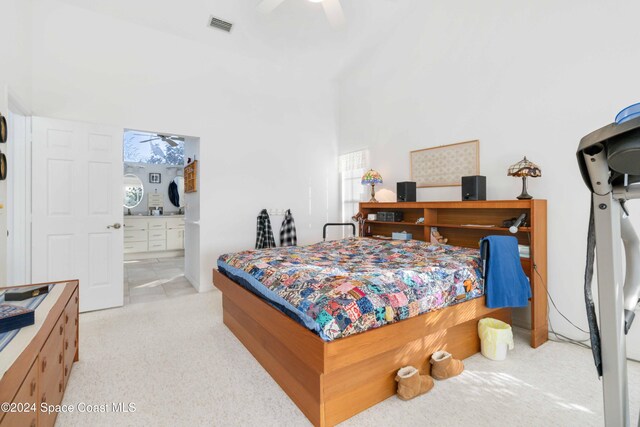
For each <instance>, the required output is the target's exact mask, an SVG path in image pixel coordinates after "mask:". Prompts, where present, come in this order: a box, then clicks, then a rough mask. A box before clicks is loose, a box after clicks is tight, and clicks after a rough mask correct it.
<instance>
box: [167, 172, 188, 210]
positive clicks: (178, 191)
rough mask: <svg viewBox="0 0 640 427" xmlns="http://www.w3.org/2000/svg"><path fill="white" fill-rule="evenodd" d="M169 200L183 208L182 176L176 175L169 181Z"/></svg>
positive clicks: (177, 206)
mask: <svg viewBox="0 0 640 427" xmlns="http://www.w3.org/2000/svg"><path fill="white" fill-rule="evenodd" d="M169 200H170V201H171V204H172V205H173V206H175V207H176V208H184V177H181V176H176V177H175V178H173V180H172V181H171V182H170V183H169Z"/></svg>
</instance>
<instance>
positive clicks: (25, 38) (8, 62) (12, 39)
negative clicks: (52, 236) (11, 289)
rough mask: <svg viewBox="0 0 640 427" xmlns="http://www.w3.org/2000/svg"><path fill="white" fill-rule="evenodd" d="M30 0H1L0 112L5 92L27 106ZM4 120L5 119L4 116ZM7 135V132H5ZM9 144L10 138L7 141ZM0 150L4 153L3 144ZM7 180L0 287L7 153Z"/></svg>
mask: <svg viewBox="0 0 640 427" xmlns="http://www.w3.org/2000/svg"><path fill="white" fill-rule="evenodd" d="M30 21H31V2H30V1H24V0H5V1H3V2H2V12H1V13H0V40H2V44H1V47H0V113H2V115H4V116H5V117H8V116H9V94H11V97H12V99H13V101H14V102H15V101H17V102H19V103H20V104H21V107H23V108H25V109H28V108H29V107H30V102H31V50H30V47H31V23H30ZM7 120H8V119H7ZM9 135H11V132H10V133H9ZM9 143H11V141H9ZM0 150H1V151H2V152H3V153H4V154H5V155H7V147H6V146H4V145H2V146H0ZM7 163H8V165H9V167H8V168H7V174H8V176H7V180H5V181H0V205H3V206H4V207H3V208H0V286H1V285H3V284H6V283H7V244H8V242H7V226H8V212H9V206H8V188H7V184H8V182H9V181H10V180H12V179H14V176H15V170H13V166H15V162H14V159H13V158H12V157H11V155H10V154H9V155H7Z"/></svg>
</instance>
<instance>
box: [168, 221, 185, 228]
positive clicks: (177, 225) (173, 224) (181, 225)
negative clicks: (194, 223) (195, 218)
mask: <svg viewBox="0 0 640 427" xmlns="http://www.w3.org/2000/svg"><path fill="white" fill-rule="evenodd" d="M167 229H171V230H172V229H179V230H182V229H184V218H167Z"/></svg>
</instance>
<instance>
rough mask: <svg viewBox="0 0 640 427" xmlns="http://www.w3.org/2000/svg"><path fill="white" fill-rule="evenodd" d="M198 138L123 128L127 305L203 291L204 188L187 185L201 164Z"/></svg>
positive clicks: (125, 293)
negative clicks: (201, 230)
mask: <svg viewBox="0 0 640 427" xmlns="http://www.w3.org/2000/svg"><path fill="white" fill-rule="evenodd" d="M199 144H200V139H199V138H197V137H191V136H185V135H176V134H171V133H158V132H147V131H140V130H129V129H126V130H125V131H124V137H123V173H124V175H123V182H124V200H123V222H122V223H123V225H124V233H123V234H124V247H123V252H124V304H125V305H127V304H135V303H147V302H153V301H158V300H163V299H167V298H174V297H179V296H182V295H188V294H193V293H196V292H198V288H199V283H198V280H197V279H198V277H199V271H198V268H199V262H198V257H199V236H198V233H199V221H198V220H199V216H200V212H199V206H200V203H199V192H198V191H197V190H198V188H197V187H195V188H194V187H190V186H189V183H188V184H187V188H186V189H185V176H184V175H185V167H187V173H188V174H190V172H191V171H192V170H193V169H194V168H195V166H196V165H197V161H196V159H197V157H198V154H199ZM195 172H196V173H198V171H197V170H196V171H195ZM187 180H189V177H187ZM194 190H195V191H194Z"/></svg>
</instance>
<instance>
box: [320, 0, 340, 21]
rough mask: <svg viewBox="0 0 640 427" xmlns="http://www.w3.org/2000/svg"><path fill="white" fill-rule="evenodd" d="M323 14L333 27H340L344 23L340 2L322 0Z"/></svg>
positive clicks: (338, 0) (337, 0) (336, 0)
mask: <svg viewBox="0 0 640 427" xmlns="http://www.w3.org/2000/svg"><path fill="white" fill-rule="evenodd" d="M322 7H323V8H324V13H325V14H326V15H327V19H328V20H329V23H330V24H331V25H332V26H333V27H341V26H343V25H344V23H345V19H344V12H343V11H342V5H341V4H340V0H324V1H323V2H322Z"/></svg>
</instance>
